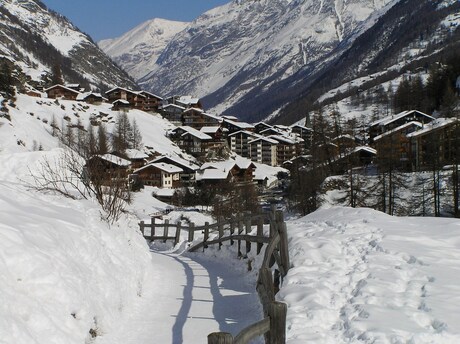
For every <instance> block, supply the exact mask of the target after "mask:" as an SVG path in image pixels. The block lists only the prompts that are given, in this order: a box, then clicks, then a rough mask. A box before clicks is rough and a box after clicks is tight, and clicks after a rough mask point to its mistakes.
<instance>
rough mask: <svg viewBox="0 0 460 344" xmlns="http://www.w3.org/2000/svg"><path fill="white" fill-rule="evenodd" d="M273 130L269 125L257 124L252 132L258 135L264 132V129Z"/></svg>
mask: <svg viewBox="0 0 460 344" xmlns="http://www.w3.org/2000/svg"><path fill="white" fill-rule="evenodd" d="M270 128H273V126H271V125H270V124H267V123H265V122H259V123H256V124H255V125H254V132H255V133H257V134H260V132H261V131H264V130H266V129H270Z"/></svg>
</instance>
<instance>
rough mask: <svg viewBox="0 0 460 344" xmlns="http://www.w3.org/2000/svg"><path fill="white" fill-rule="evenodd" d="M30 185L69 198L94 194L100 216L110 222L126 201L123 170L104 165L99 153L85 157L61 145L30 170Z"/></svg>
mask: <svg viewBox="0 0 460 344" xmlns="http://www.w3.org/2000/svg"><path fill="white" fill-rule="evenodd" d="M29 173H30V175H31V176H32V178H33V183H32V185H31V187H32V188H34V189H36V190H38V191H42V192H51V193H57V194H60V195H63V196H65V197H68V198H72V199H81V198H83V199H91V198H95V199H96V200H97V202H98V203H99V205H100V206H101V208H102V210H103V211H104V215H103V216H104V218H105V219H106V220H107V221H108V222H109V223H113V222H115V221H116V220H118V219H119V217H120V215H121V214H122V213H123V212H124V211H125V208H126V205H127V204H128V203H129V202H130V199H131V198H130V195H131V193H130V190H129V186H128V183H127V173H126V171H124V170H120V171H117V172H115V171H114V170H110V169H107V166H106V165H104V163H103V162H101V159H100V157H99V156H93V157H92V158H90V159H88V160H86V161H85V159H83V158H82V157H81V156H80V155H79V154H78V153H77V152H76V151H75V150H72V149H70V148H69V147H65V148H63V149H62V151H61V154H60V155H59V156H58V157H56V158H54V159H53V158H46V159H43V161H42V162H41V164H40V166H39V169H37V170H34V171H32V170H30V169H29Z"/></svg>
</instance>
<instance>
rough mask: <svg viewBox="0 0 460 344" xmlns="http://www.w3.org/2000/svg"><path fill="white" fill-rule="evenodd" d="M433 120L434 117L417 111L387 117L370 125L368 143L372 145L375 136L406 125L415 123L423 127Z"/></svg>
mask: <svg viewBox="0 0 460 344" xmlns="http://www.w3.org/2000/svg"><path fill="white" fill-rule="evenodd" d="M433 120H434V117H432V116H429V115H427V114H425V113H423V112H421V111H417V110H410V111H403V112H400V113H398V114H396V115H391V116H387V117H385V118H382V119H379V120H377V121H375V122H373V123H371V124H370V126H369V130H368V132H369V138H370V142H371V143H372V142H373V141H374V140H375V138H376V137H377V136H380V135H382V134H384V133H386V132H389V131H392V130H393V129H395V128H399V127H401V126H402V125H404V124H406V123H409V122H417V123H421V124H422V125H423V124H426V123H430V122H431V121H433Z"/></svg>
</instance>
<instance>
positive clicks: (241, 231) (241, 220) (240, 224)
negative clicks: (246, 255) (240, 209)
mask: <svg viewBox="0 0 460 344" xmlns="http://www.w3.org/2000/svg"><path fill="white" fill-rule="evenodd" d="M243 231H244V223H243V218H242V217H241V215H240V216H238V235H240V234H241V233H243ZM242 255H243V254H242V253H241V240H238V257H241V256H242Z"/></svg>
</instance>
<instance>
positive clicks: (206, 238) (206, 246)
mask: <svg viewBox="0 0 460 344" xmlns="http://www.w3.org/2000/svg"><path fill="white" fill-rule="evenodd" d="M208 239H209V222H205V223H204V238H203V243H204V245H203V252H204V250H205V249H207V248H208V245H206V242H207V241H208Z"/></svg>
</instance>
